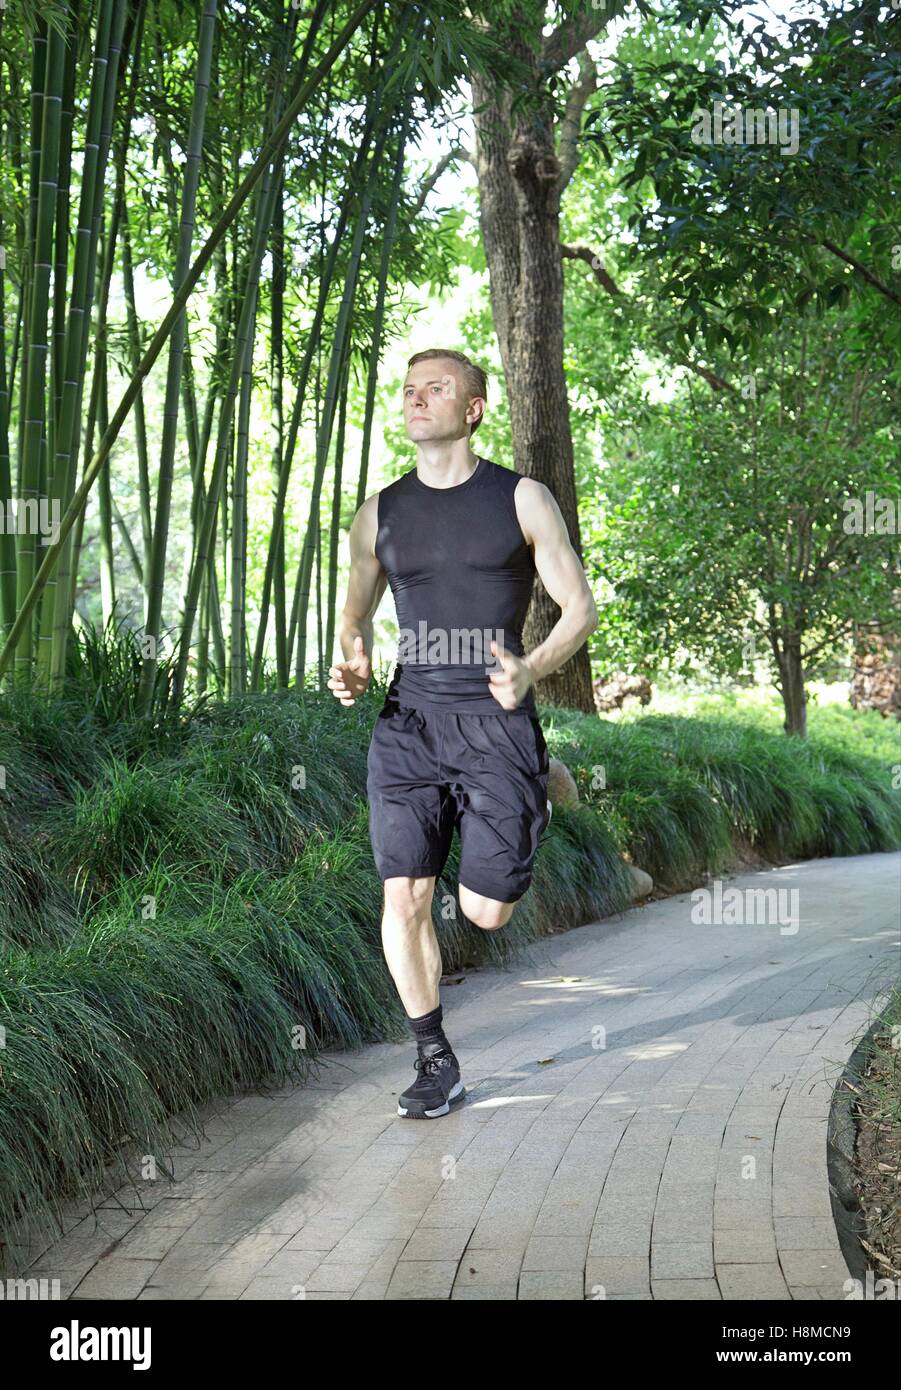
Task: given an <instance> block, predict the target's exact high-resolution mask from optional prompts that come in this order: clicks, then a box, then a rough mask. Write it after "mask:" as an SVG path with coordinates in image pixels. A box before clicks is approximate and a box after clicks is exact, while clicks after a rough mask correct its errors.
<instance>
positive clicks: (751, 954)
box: [29, 855, 901, 1299]
mask: <svg viewBox="0 0 901 1390" xmlns="http://www.w3.org/2000/svg"><path fill="white" fill-rule="evenodd" d="M724 886H725V888H726V889H729V888H738V889H739V890H741V901H742V903H743V906H744V911H745V912H746V913H748V912H749V911H750V909H749V907H748V904H749V903H750V902H751V899H750V897H749V896H748V893H747V892H746V891H745V890H750V889H759V888H780V889H783V890H786V896H785V898H784V904H786V905H787V904H788V903H790V902H791V896H790V895H791V892H792V890H797V900H796V906H797V907H798V911H799V918H798V930H797V931H796V932H793V931H792V930H791V924H790V923H786V922H785V918H784V917H783V919H782V920H783V923H784V924H785V925H788V926H789V930H787V931H781V930H780V926H779V924H778V923H777V922H773V923H770V924H763V923H760V922H758V923H756V924H755V923H751V924H749V925H741V926H738V925H736V926H732V925H729V926H727V925H713V926H711V925H701V924H698V923H697V922H695V921H693V920H692V913H693V910H694V909H693V903H692V895H690V894H687V895H684V896H682V897H679V898H672V899H669V900H667V901H665V902H655V903H651V904H649V905H647V906H644V907H639V908H636V909H634V910H632V911H631V912H629V913H627V914H625V915H624V916H623V917H622V918H618V919H614V920H608V921H605V922H601V923H596V924H595V925H593V926H591V927H584V928H581V929H579V930H577V931H572V932H568V933H566V934H564V935H561V936H559V937H554V938H550V939H549V940H547V941H543V942H540V943H538V944H537V945H535V946H533V947H532V948H530V951H529V954H528V956H527V957H525V958H523V959H522V960H520V961H518V962H517V963H516V964H515V965H514V966H513V967H512V969H510V970H508V971H506V972H502V971H494V970H491V971H483V972H478V973H476V974H473V975H470V976H469V977H468V979H467V980H466V981H465V983H463V984H461V985H458V986H454V987H446V988H445V989H444V991H443V1002H444V1004H445V1028H446V1030H447V1033H448V1035H449V1037H450V1039H451V1041H452V1042H453V1043H454V1046H455V1049H456V1051H457V1053H458V1055H459V1057H460V1061H461V1065H462V1069H463V1079H464V1082H465V1083H466V1085H467V1087H468V1090H469V1097H468V1100H467V1102H466V1104H465V1105H464V1106H463V1107H462V1108H461V1109H460V1110H459V1111H457V1112H455V1113H453V1114H452V1115H450V1116H447V1117H445V1118H444V1119H441V1120H436V1121H431V1122H430V1121H418V1122H417V1121H410V1120H402V1119H400V1118H398V1117H397V1116H396V1114H395V1107H396V1095H397V1093H398V1092H399V1091H401V1090H403V1088H404V1087H405V1086H406V1085H407V1084H408V1083H409V1081H410V1080H411V1079H412V1076H413V1070H412V1058H413V1050H412V1047H406V1046H396V1045H393V1044H391V1045H387V1044H386V1045H380V1046H375V1047H369V1048H367V1049H365V1050H364V1051H363V1052H362V1053H340V1054H339V1053H332V1054H329V1057H328V1059H327V1060H326V1062H325V1063H324V1065H323V1067H322V1069H321V1072H320V1074H319V1077H318V1080H317V1081H316V1082H315V1083H313V1084H308V1085H307V1086H305V1087H302V1088H297V1089H295V1090H288V1091H282V1092H278V1093H276V1094H274V1095H273V1096H270V1097H266V1098H262V1097H252V1098H248V1099H245V1100H241V1101H239V1102H238V1103H236V1104H235V1105H233V1106H229V1107H228V1108H227V1110H225V1112H224V1114H222V1115H221V1116H220V1117H218V1118H213V1119H212V1120H211V1122H210V1124H209V1126H208V1133H209V1142H207V1143H205V1144H203V1145H202V1147H201V1148H200V1149H199V1150H197V1149H187V1150H179V1152H178V1155H177V1156H176V1159H175V1162H176V1172H177V1174H178V1177H179V1181H178V1182H177V1184H175V1185H171V1184H169V1183H168V1182H167V1181H166V1180H165V1179H163V1180H161V1181H158V1182H156V1183H154V1184H150V1183H146V1184H144V1185H143V1186H144V1187H145V1188H146V1191H144V1190H142V1192H141V1196H140V1198H139V1197H137V1196H136V1194H135V1193H134V1191H133V1189H132V1188H130V1187H127V1188H125V1189H123V1190H122V1192H121V1193H120V1194H119V1198H118V1200H110V1201H107V1202H106V1203H105V1204H104V1206H103V1208H102V1210H100V1211H99V1212H98V1213H97V1216H96V1217H95V1216H93V1215H88V1216H86V1217H85V1218H84V1219H83V1220H82V1221H81V1223H80V1224H79V1225H77V1226H74V1227H73V1229H72V1230H71V1231H70V1232H69V1234H68V1235H67V1236H66V1237H65V1238H64V1239H63V1240H62V1241H60V1242H59V1243H58V1244H57V1245H55V1246H54V1247H53V1248H52V1249H50V1250H49V1251H46V1252H45V1253H44V1254H43V1255H41V1256H40V1258H39V1259H38V1261H37V1263H36V1264H34V1265H32V1267H31V1269H30V1270H29V1274H30V1275H33V1276H37V1275H39V1274H43V1275H46V1276H48V1277H56V1278H59V1279H60V1280H61V1282H62V1287H61V1294H62V1296H63V1297H64V1298H65V1297H70V1296H71V1297H74V1298H84V1299H87V1298H116V1299H118V1298H162V1299H174V1298H178V1299H183V1298H225V1299H231V1298H254V1299H290V1298H297V1297H306V1298H337V1299H350V1298H355V1299H382V1298H389V1299H404V1298H423V1297H425V1298H438V1299H446V1298H479V1299H484V1298H495V1299H516V1298H521V1299H582V1298H586V1297H588V1298H597V1297H607V1298H623V1299H636V1298H638V1299H648V1298H655V1299H657V1298H660V1299H672V1298H678V1299H683V1298H690V1299H694V1298H702V1299H709V1298H712V1299H719V1298H724V1299H769V1298H776V1299H792V1298H796V1299H810V1298H825V1299H841V1298H843V1297H844V1296H845V1295H844V1293H843V1289H842V1285H843V1282H844V1280H845V1279H847V1278H848V1277H849V1275H848V1270H847V1268H846V1266H845V1262H844V1260H843V1258H842V1256H841V1253H840V1250H839V1246H838V1242H837V1239H836V1235H835V1230H834V1225H833V1220H832V1214H831V1209H830V1201H829V1191H828V1183H827V1176H826V1155H825V1133H826V1119H827V1115H828V1110H829V1100H830V1094H831V1090H832V1085H833V1083H834V1079H835V1077H836V1076H837V1075H838V1074H839V1072H840V1071H841V1068H842V1066H843V1065H844V1063H845V1061H846V1059H847V1058H848V1056H849V1054H850V1053H851V1051H852V1049H853V1047H854V1045H855V1043H856V1041H857V1039H858V1037H859V1036H860V1034H861V1033H862V1032H863V1031H864V1030H865V1028H866V1026H867V1024H868V1022H869V1021H870V1018H871V1016H872V1012H873V1002H874V1000H876V999H878V998H879V997H881V995H882V992H883V991H884V989H885V987H886V984H887V983H888V982H890V980H891V979H892V977H893V974H894V972H895V971H896V969H897V954H896V945H897V939H898V929H899V916H901V856H899V855H870V856H865V857H860V858H854V859H842V860H824V859H823V860H815V861H812V862H809V863H804V864H799V865H796V866H791V867H788V868H783V869H780V870H775V871H772V872H769V873H760V874H750V875H745V876H742V877H738V878H734V879H728V880H727V881H726V883H725V885H724ZM210 1113H212V1109H211V1111H210ZM141 1201H143V1210H142V1209H141V1206H140V1203H141ZM73 1210H74V1209H73ZM85 1210H89V1208H88V1207H86V1206H85V1207H82V1208H81V1211H82V1212H83V1211H85Z"/></svg>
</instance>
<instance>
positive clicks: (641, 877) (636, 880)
mask: <svg viewBox="0 0 901 1390" xmlns="http://www.w3.org/2000/svg"><path fill="white" fill-rule="evenodd" d="M626 868H627V869H628V870H629V876H630V878H631V879H632V901H633V903H635V902H638V900H639V898H646V897H647V896H648V894H649V893H652V892H653V891H654V880H653V879H652V878H651V875H650V874H646V873H645V871H644V869H637V868H636V867H635V865H634V864H627V865H626Z"/></svg>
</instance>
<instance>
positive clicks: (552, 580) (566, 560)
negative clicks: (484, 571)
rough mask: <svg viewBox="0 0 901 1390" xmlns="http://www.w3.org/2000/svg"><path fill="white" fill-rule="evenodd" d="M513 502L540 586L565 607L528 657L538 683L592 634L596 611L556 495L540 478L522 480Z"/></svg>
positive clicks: (558, 666)
mask: <svg viewBox="0 0 901 1390" xmlns="http://www.w3.org/2000/svg"><path fill="white" fill-rule="evenodd" d="M513 501H514V506H515V507H516V515H517V517H518V518H519V524H520V526H521V527H522V532H523V535H524V536H525V538H526V541H527V542H528V543H529V544H530V545H533V546H534V557H535V568H536V569H537V571H538V573H539V575H540V577H541V582H542V584H543V585H544V587H545V588H546V589H547V591H548V593H549V594H550V596H551V598H552V599H553V600H554V602H555V603H557V604H559V606H560V608H561V609H562V612H561V614H560V617H559V618H558V619H557V622H556V623H555V624H554V626H553V627H552V628H551V631H550V632H549V633H548V635H547V637H546V638H545V640H544V641H543V642H541V643H540V644H539V645H538V646H537V647H535V648H534V650H533V651H531V652H528V653H527V654H526V656H525V658H524V660H525V662H526V664H527V665H528V667H529V669H530V671H531V672H532V675H533V679H534V680H536V681H540V680H543V679H544V677H545V676H549V675H550V674H551V672H552V671H558V670H559V669H560V667H561V666H563V665H564V664H565V663H566V662H567V661H568V660H569V658H570V657H571V656H572V655H573V653H574V652H577V651H578V650H579V648H580V647H581V645H582V643H583V642H584V641H585V639H586V637H587V636H588V634H589V633H590V632H594V630H595V628H596V627H597V625H598V610H597V605H596V604H595V601H594V596H593V594H592V592H591V588H590V586H589V583H588V580H587V579H586V577H585V571H584V570H583V568H582V565H581V564H580V562H579V557H578V555H577V554H576V552H575V551H574V550H573V548H572V544H571V542H570V539H569V532H568V531H567V529H566V522H565V521H564V520H563V514H562V513H561V511H560V508H559V507H558V505H557V501H556V498H555V497H554V494H553V493H552V492H551V491H550V489H549V488H547V487H545V485H544V483H539V482H538V481H537V479H535V478H524V479H523V480H522V481H521V482H520V483H517V485H516V490H515V492H514V494H513Z"/></svg>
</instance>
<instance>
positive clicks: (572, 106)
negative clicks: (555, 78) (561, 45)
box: [559, 49, 598, 193]
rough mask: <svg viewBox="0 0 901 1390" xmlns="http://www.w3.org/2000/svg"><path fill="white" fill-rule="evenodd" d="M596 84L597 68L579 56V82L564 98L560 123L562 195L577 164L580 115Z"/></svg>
mask: <svg viewBox="0 0 901 1390" xmlns="http://www.w3.org/2000/svg"><path fill="white" fill-rule="evenodd" d="M597 84H598V74H597V68H596V67H595V65H594V63H593V62H592V60H591V59H590V58H589V56H588V54H587V53H586V52H585V51H584V49H583V51H582V52H581V53H580V54H579V80H578V81H577V82H574V83H573V85H572V86H571V87H570V89H569V92H568V93H567V96H566V108H565V110H564V113H563V118H562V120H561V122H560V181H559V189H560V192H561V193H562V192H563V190H564V188H565V187H566V185H567V184H568V183H569V181H570V179H571V178H572V176H573V174H574V173H575V171H576V167H577V166H578V163H579V156H580V151H579V136H580V134H581V133H582V113H583V112H584V110H585V103H586V102H587V100H588V98H589V96H590V95H591V93H592V92H593V91H595V89H596V88H597Z"/></svg>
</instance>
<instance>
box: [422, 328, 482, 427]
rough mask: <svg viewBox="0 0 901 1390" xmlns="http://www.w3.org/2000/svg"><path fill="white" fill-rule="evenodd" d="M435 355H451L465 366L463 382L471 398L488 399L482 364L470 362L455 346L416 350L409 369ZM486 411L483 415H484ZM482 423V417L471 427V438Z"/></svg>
mask: <svg viewBox="0 0 901 1390" xmlns="http://www.w3.org/2000/svg"><path fill="white" fill-rule="evenodd" d="M433 357H449V358H450V359H451V361H452V362H457V363H458V364H459V365H460V366H461V367H462V368H463V384H464V386H465V388H466V392H467V395H468V397H469V399H470V400H472V399H473V397H475V396H479V397H480V398H481V399H482V400H483V401H485V402H486V404H487V401H488V378H487V376H486V375H485V373H484V371H483V370H482V368H481V367H480V366H478V365H477V363H475V362H470V360H469V358H468V357H466V356H465V354H464V353H462V352H455V351H454V350H453V348H426V349H425V351H424V352H414V354H413V356H412V357H411V358H410V360H409V362H408V363H407V371H409V370H410V368H411V367H412V366H413V365H414V363H416V362H428V361H430V360H431V359H432V358H433ZM484 413H485V412H484V411H483V412H482V415H484ZM481 423H482V419H481V417H480V418H479V419H478V420H476V422H475V424H473V425H470V427H469V437H470V439H471V438H472V436H473V435H474V434H475V432H476V430H477V429H478V428H479V425H480V424H481Z"/></svg>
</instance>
